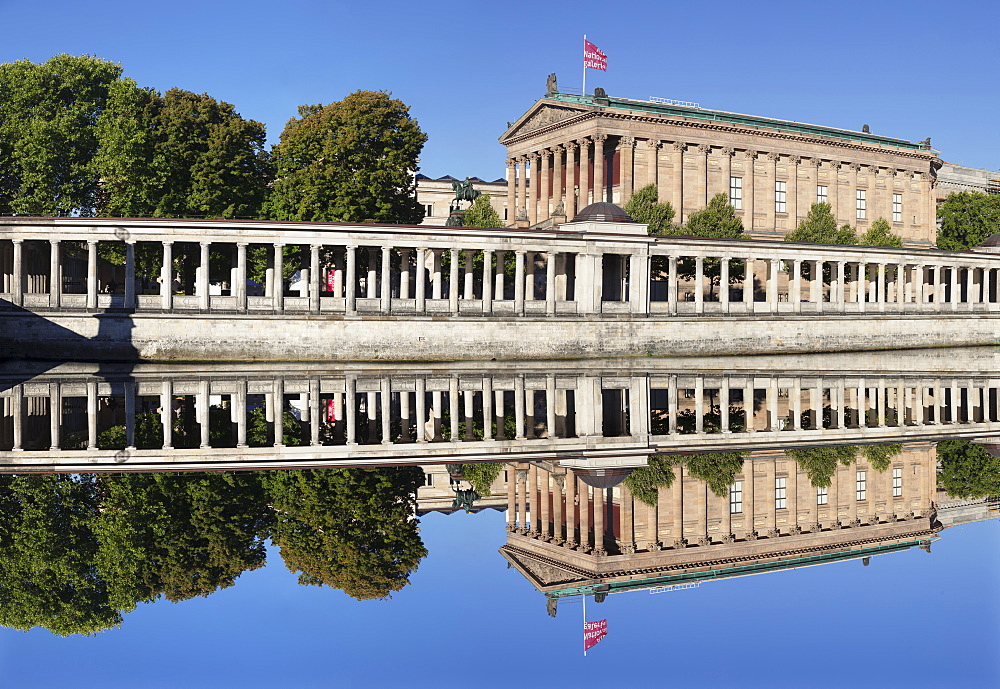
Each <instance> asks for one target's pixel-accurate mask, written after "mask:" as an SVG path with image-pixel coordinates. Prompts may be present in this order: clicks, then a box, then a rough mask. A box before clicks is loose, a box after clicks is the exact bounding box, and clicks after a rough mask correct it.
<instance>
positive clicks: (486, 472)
mask: <svg viewBox="0 0 1000 689" xmlns="http://www.w3.org/2000/svg"><path fill="white" fill-rule="evenodd" d="M503 467H504V463H503V462H476V463H475V464H463V465H462V478H464V479H465V480H466V481H468V482H469V485H470V486H472V489H473V490H474V491H476V492H477V493H479V494H480V495H489V494H490V487H491V486H492V485H493V484H494V483H495V482H496V480H497V477H498V476H500V472H501V471H503Z"/></svg>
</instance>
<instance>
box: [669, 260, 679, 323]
mask: <svg viewBox="0 0 1000 689" xmlns="http://www.w3.org/2000/svg"><path fill="white" fill-rule="evenodd" d="M667 305H668V308H669V309H670V315H671V316H676V315H677V257H676V256H674V255H672V254H671V255H670V256H668V257H667Z"/></svg>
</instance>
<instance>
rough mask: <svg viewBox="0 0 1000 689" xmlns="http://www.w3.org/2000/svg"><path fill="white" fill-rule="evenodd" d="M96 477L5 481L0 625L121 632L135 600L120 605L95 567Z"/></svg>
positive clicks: (62, 632) (1, 479) (1, 480)
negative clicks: (124, 619)
mask: <svg viewBox="0 0 1000 689" xmlns="http://www.w3.org/2000/svg"><path fill="white" fill-rule="evenodd" d="M97 514H98V500H97V491H96V489H95V484H94V480H93V476H92V475H86V474H84V475H79V476H72V475H69V474H52V475H41V474H36V475H13V474H3V475H0V625H3V626H5V627H13V628H14V629H21V630H25V631H26V630H28V629H32V628H34V627H43V628H45V629H48V630H49V631H51V632H52V633H53V634H58V635H59V636H67V635H69V634H94V633H96V632H99V631H101V630H103V629H108V628H111V627H116V626H118V625H119V624H121V622H122V616H121V613H122V612H123V611H128V610H132V609H134V607H135V604H136V601H135V600H129V601H122V600H119V601H114V602H112V600H111V597H110V596H109V593H108V590H107V586H106V583H105V580H104V579H103V578H102V577H101V576H100V575H99V573H98V571H97V569H96V567H95V566H94V557H95V554H96V552H97V547H98V542H97V538H96V536H95V535H94V532H93V530H92V524H93V520H94V518H95V517H96V515H97Z"/></svg>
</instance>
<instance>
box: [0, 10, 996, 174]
mask: <svg viewBox="0 0 1000 689" xmlns="http://www.w3.org/2000/svg"><path fill="white" fill-rule="evenodd" d="M998 20H1000V5H997V4H996V3H984V2H970V1H967V0H957V1H953V2H947V3H945V2H940V1H939V0H935V1H933V2H927V1H924V0H916V1H914V0H911V1H909V2H895V1H884V2H878V3H873V2H870V1H868V2H854V1H847V2H844V1H839V2H838V1H836V0H832V1H831V2H825V3H818V2H802V1H801V0H800V1H799V2H768V1H766V0H762V1H758V2H753V3H749V2H729V1H726V0H723V1H718V2H702V3H690V2H636V1H629V0H622V1H620V2H615V3H611V2H606V1H605V2H592V1H589V0H578V1H577V2H573V3H554V2H523V1H521V0H507V1H504V2H495V1H494V2H490V1H487V2H482V1H480V2H466V3H430V2H423V3H413V2H396V1H382V2H379V1H376V2H336V1H329V0H327V1H323V2H319V1H316V0H298V1H296V2H284V3H276V2H261V1H260V0H241V1H240V2H234V1H231V0H220V1H216V2H207V3H206V2H195V1H193V0H175V1H174V2H171V3H136V2H124V1H122V0H95V1H94V2H89V3H80V2H66V1H65V0H56V1H52V2H27V1H24V0H18V1H11V0H0V27H3V41H2V42H0V61H9V60H14V59H18V58H28V59H31V60H35V61H41V60H45V59H47V58H49V57H51V56H52V55H53V54H56V53H60V52H66V53H70V54H83V53H91V54H96V55H99V56H101V57H104V58H106V59H109V60H114V61H116V62H120V63H121V64H122V65H123V67H124V69H125V73H126V74H127V75H129V76H131V77H133V78H134V79H136V80H137V81H138V82H139V83H140V84H143V85H148V86H154V87H156V88H159V89H160V90H165V89H167V88H170V87H172V86H179V87H182V88H186V89H189V90H192V91H196V92H208V93H210V94H211V95H213V96H215V97H217V98H220V99H223V100H226V101H229V102H231V103H233V104H235V105H236V106H237V109H238V110H239V111H240V112H241V113H242V114H243V115H244V116H245V117H248V118H253V119H256V120H260V121H262V122H264V123H266V124H267V125H268V131H269V135H270V137H271V140H272V142H273V141H276V140H277V137H278V135H279V134H280V131H281V128H282V127H283V126H284V123H285V122H286V121H287V120H288V118H289V117H292V116H293V115H294V114H295V112H296V107H297V106H298V105H300V104H305V103H318V102H330V101H332V100H337V99H340V98H342V97H343V96H344V95H346V94H347V93H350V92H351V91H354V90H356V89H376V90H379V89H385V90H390V91H392V92H393V93H394V94H395V95H396V96H397V97H399V98H401V99H403V100H404V101H405V102H406V103H408V104H410V105H411V107H412V113H413V115H414V117H416V118H417V119H418V120H419V122H420V124H421V126H422V127H423V129H424V131H426V132H427V134H428V135H429V137H430V139H429V141H428V144H427V146H426V148H425V150H424V154H423V156H422V171H423V172H424V173H426V174H429V175H432V176H438V175H443V174H452V175H455V176H466V175H469V176H471V175H477V176H481V177H486V178H494V177H500V176H502V175H503V171H504V169H503V159H504V152H503V149H502V147H500V146H499V144H498V143H497V137H498V136H499V135H500V134H501V133H502V131H503V130H504V128H505V124H506V122H507V121H508V120H514V119H516V118H517V117H518V116H520V115H521V114H522V113H523V112H524V111H525V110H526V109H527V108H528V107H529V106H530V105H531V104H532V103H533V102H534V101H535V99H537V98H538V97H540V96H541V95H542V94H543V92H544V84H545V77H546V75H547V74H548V73H549V72H556V73H557V74H558V75H559V81H560V83H561V84H563V85H569V86H575V87H579V85H580V75H581V57H580V53H581V43H582V35H583V34H584V33H586V34H588V36H589V37H590V38H591V40H592V41H593V42H594V43H596V44H597V45H598V46H599V47H600V48H601V49H602V50H603V51H604V52H605V53H607V54H608V56H609V70H608V72H607V73H606V74H603V73H600V72H593V71H592V72H590V76H589V77H588V84H589V85H590V86H603V87H604V88H605V89H606V90H607V91H608V92H609V93H611V94H612V95H619V96H625V97H634V98H641V99H645V98H648V97H650V96H661V97H667V98H675V99H681V100H689V101H696V102H699V103H701V104H702V105H703V106H705V107H708V108H716V109H722V110H731V111H736V112H745V113H751V114H757V115H765V116H771V117H779V118H785V119H792V120H798V121H804V122H812V123H817V124H825V125H830V126H836V127H845V128H850V129H860V128H861V125H862V124H869V125H871V128H872V131H873V132H875V133H880V134H886V135H889V136H897V137H901V138H905V139H910V140H914V141H916V140H920V139H923V138H925V137H927V136H931V137H933V140H932V144H933V145H934V147H935V148H937V149H939V150H940V151H941V155H942V157H943V158H944V159H945V160H947V161H950V162H956V163H960V164H964V165H970V166H974V167H987V168H991V169H997V168H1000V159H998V158H1000V156H998V150H1000V128H998V127H996V118H997V115H996V113H997V112H1000V90H998V89H997V88H996V78H997V77H996V74H997V65H998V64H1000V42H998V41H997V40H996V37H995V31H996V26H997V23H998Z"/></svg>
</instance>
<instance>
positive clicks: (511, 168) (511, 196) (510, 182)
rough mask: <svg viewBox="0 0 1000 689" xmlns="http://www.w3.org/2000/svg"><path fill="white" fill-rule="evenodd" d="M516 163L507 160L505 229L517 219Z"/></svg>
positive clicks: (513, 160)
mask: <svg viewBox="0 0 1000 689" xmlns="http://www.w3.org/2000/svg"><path fill="white" fill-rule="evenodd" d="M517 163H518V161H517V160H516V159H514V158H508V159H507V218H506V219H505V220H504V225H506V226H507V227H510V226H512V225H513V224H514V219H515V218H517Z"/></svg>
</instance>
